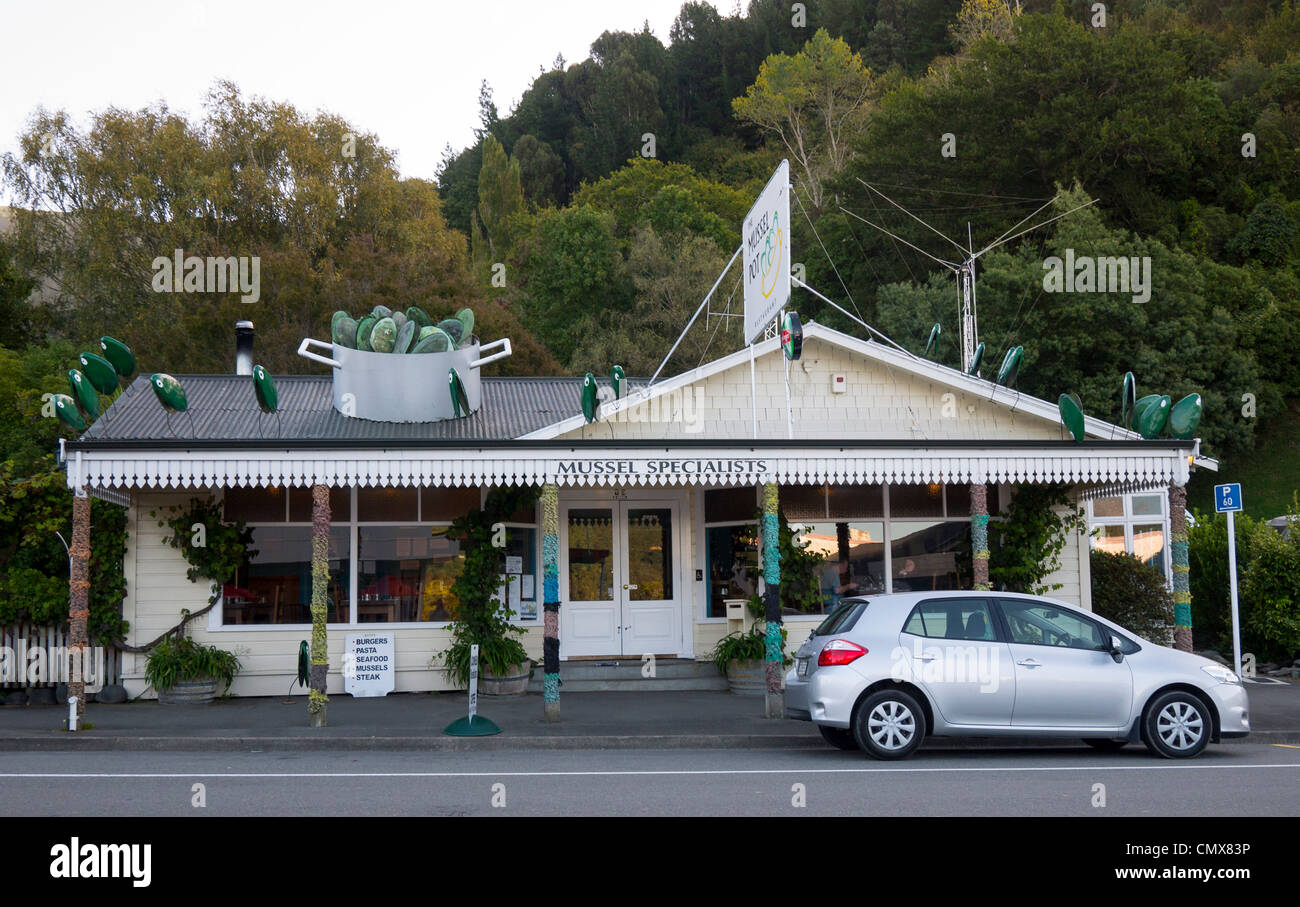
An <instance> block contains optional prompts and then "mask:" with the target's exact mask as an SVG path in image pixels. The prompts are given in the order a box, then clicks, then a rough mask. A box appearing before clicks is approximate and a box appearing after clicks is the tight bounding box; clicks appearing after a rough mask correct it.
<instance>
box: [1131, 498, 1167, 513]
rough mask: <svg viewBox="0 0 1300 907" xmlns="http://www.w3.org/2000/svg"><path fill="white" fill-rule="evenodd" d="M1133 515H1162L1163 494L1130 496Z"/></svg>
mask: <svg viewBox="0 0 1300 907" xmlns="http://www.w3.org/2000/svg"><path fill="white" fill-rule="evenodd" d="M1132 502H1133V516H1163V515H1164V512H1165V496H1164V495H1162V494H1135V495H1133V498H1132Z"/></svg>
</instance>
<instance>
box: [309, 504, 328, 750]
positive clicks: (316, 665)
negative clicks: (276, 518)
mask: <svg viewBox="0 0 1300 907" xmlns="http://www.w3.org/2000/svg"><path fill="white" fill-rule="evenodd" d="M329 556H330V490H329V487H328V486H326V485H313V486H312V487H311V690H310V692H309V693H308V694H307V711H308V713H309V714H310V715H311V726H312V727H325V726H326V725H327V724H328V721H327V720H326V717H325V706H326V703H328V702H329V697H328V696H326V695H325V681H326V678H327V675H328V673H329V639H328V638H327V636H326V634H325V620H326V616H327V615H328V613H329V607H328V605H327V603H326V598H327V596H328V594H329V568H330V562H329Z"/></svg>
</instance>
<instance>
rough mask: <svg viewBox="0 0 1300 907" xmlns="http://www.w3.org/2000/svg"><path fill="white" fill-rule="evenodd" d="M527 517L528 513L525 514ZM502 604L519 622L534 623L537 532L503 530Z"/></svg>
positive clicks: (536, 612) (526, 528)
mask: <svg viewBox="0 0 1300 907" xmlns="http://www.w3.org/2000/svg"><path fill="white" fill-rule="evenodd" d="M529 515H530V516H531V514H529ZM506 576H507V580H506V581H507V583H508V584H509V585H508V586H507V587H506V590H505V594H506V599H505V600H506V604H507V605H508V606H509V608H510V610H511V611H513V612H514V614H515V617H517V618H519V619H520V620H537V619H538V615H539V610H538V609H539V605H538V603H539V602H540V601H541V598H542V590H541V578H540V576H539V575H538V572H537V530H536V529H535V528H534V527H531V526H507V527H506Z"/></svg>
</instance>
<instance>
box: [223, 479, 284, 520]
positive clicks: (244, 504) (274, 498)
mask: <svg viewBox="0 0 1300 907" xmlns="http://www.w3.org/2000/svg"><path fill="white" fill-rule="evenodd" d="M224 519H225V521H226V522H228V523H234V522H237V521H239V520H243V521H244V522H245V523H283V522H284V488H283V487H281V486H278V485H276V486H272V487H271V488H260V487H256V486H254V487H253V488H227V489H226V496H225V510H224Z"/></svg>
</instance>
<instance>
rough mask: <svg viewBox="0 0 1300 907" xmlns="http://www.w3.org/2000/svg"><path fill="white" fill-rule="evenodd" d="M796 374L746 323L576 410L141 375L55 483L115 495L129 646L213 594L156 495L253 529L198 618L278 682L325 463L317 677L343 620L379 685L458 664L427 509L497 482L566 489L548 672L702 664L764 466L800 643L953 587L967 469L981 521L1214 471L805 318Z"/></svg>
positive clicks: (1173, 449) (745, 566) (1172, 445)
mask: <svg viewBox="0 0 1300 907" xmlns="http://www.w3.org/2000/svg"><path fill="white" fill-rule="evenodd" d="M751 369H752V371H751ZM786 372H787V369H786V363H785V361H784V358H783V356H782V352H781V348H780V345H779V340H778V339H777V338H770V339H767V340H762V341H760V342H758V343H757V344H756V345H755V347H754V349H753V359H752V364H751V356H750V351H749V349H748V348H746V349H742V350H740V351H738V352H736V353H733V354H731V355H729V356H726V357H724V358H722V359H719V360H717V361H714V362H712V363H709V364H708V365H704V366H701V367H700V368H698V369H695V370H693V371H690V372H687V373H685V374H682V375H678V376H676V377H673V378H669V379H666V380H662V381H659V382H656V383H655V384H654V385H653V387H650V388H649V389H647V388H646V382H645V381H643V380H642V381H638V380H636V379H629V381H628V382H627V384H628V390H627V393H626V394H625V396H624V398H623V400H622V401H621V402H620V403H619V404H617V405H609V404H607V405H605V406H603V407H602V409H601V414H600V417H599V418H598V419H597V420H596V421H594V422H591V423H587V422H586V420H585V419H584V417H583V416H582V414H581V406H580V394H581V379H579V378H484V379H482V382H481V383H482V388H481V392H482V404H481V407H480V408H479V409H478V410H477V411H476V412H474V413H473V414H472V415H469V416H467V417H463V418H459V419H449V420H444V421H437V422H420V423H406V424H395V423H383V422H372V421H367V420H365V419H358V418H351V417H348V416H345V415H343V414H342V413H340V412H339V411H338V410H336V409H335V408H334V403H333V396H332V392H331V377H329V376H321V377H316V376H295V377H281V378H279V379H278V382H277V383H278V387H279V398H280V400H279V414H278V415H267V414H264V413H262V412H261V411H260V410H259V408H258V405H257V402H256V400H255V397H254V391H253V387H252V384H251V379H250V378H248V377H246V376H242V375H202V376H200V375H195V376H180V380H181V381H182V383H183V384H184V385H185V387H186V390H187V391H188V395H189V413H188V415H187V414H178V415H172V416H170V417H168V416H167V415H166V413H165V412H164V411H163V409H162V408H161V407H160V406H159V404H158V401H157V400H156V399H155V398H154V396H153V394H152V392H151V390H150V388H149V386H148V380H147V379H146V378H144V377H137V378H136V379H135V380H134V382H133V383H132V385H131V387H130V388H129V389H128V390H127V391H126V392H125V393H123V395H122V396H121V397H120V398H119V399H118V400H117V401H116V402H114V404H113V405H112V407H111V408H110V409H109V410H108V411H107V413H106V414H105V415H103V416H101V417H100V419H99V420H98V421H97V422H95V424H94V425H93V426H91V428H90V429H88V430H87V431H86V432H85V433H84V434H83V435H82V437H81V438H79V439H78V440H76V441H74V442H69V443H68V444H67V446H66V447H67V449H66V467H67V474H68V481H69V485H70V486H72V487H78V486H85V487H87V488H88V489H89V490H90V491H91V493H92V494H98V495H101V496H105V497H110V498H112V499H115V500H118V501H119V502H120V503H122V504H124V505H125V506H127V507H128V527H127V528H128V538H129V542H128V545H129V547H128V550H127V555H126V562H125V572H126V580H127V595H126V599H125V603H124V612H125V613H124V616H125V618H126V619H127V620H128V621H129V622H130V633H129V636H128V638H127V640H126V641H127V643H129V644H131V645H137V646H138V645H141V644H142V643H145V642H148V641H149V640H152V639H154V638H155V637H157V636H158V635H159V634H160V633H162V632H164V631H165V630H168V629H170V628H172V627H174V626H176V624H177V623H178V622H179V620H180V618H181V612H182V609H189V610H190V611H198V610H200V609H202V608H204V607H205V606H206V605H207V604H208V597H209V593H210V590H209V588H208V586H207V585H198V584H195V583H192V582H190V581H188V580H187V579H186V575H185V574H186V569H187V566H188V564H187V562H186V560H185V559H184V557H183V556H182V554H181V553H180V552H179V551H177V550H175V549H173V548H171V547H168V546H167V545H165V544H164V543H163V537H164V534H165V532H166V530H164V529H162V528H160V527H159V526H158V520H159V518H161V517H162V516H163V515H164V512H165V508H167V507H169V506H172V505H183V504H186V503H187V502H188V501H189V500H190V499H191V498H193V497H196V496H198V497H202V498H210V499H213V500H216V501H219V502H220V503H221V504H222V506H223V509H224V515H225V518H226V519H227V520H243V521H246V522H247V524H248V525H249V526H251V527H252V528H253V546H252V548H253V549H254V553H253V554H251V556H249V557H248V558H247V559H246V562H245V563H244V564H243V565H242V566H241V568H240V569H239V571H238V572H237V574H236V576H235V577H234V578H233V579H232V581H231V582H229V583H227V584H226V585H225V586H224V588H222V589H221V590H220V593H221V597H220V601H219V602H218V604H217V606H216V607H214V608H213V609H212V610H211V611H210V612H208V613H207V614H206V615H204V616H202V617H200V618H198V619H197V620H196V621H194V622H193V623H192V624H191V633H192V635H193V636H194V637H195V638H196V639H198V640H199V641H201V642H204V643H210V644H215V645H218V646H220V647H222V648H224V649H228V650H231V651H234V652H235V653H236V654H238V655H239V656H240V658H241V660H242V662H243V665H244V669H243V671H242V672H241V673H240V674H239V675H238V676H237V677H236V679H235V682H234V685H233V687H232V692H233V693H234V694H236V695H241V696H250V695H251V696H258V695H283V694H284V692H285V690H286V689H288V688H289V685H290V683H291V681H292V679H293V677H294V676H295V674H296V669H297V653H298V647H299V643H300V642H301V641H303V640H306V639H308V638H309V635H310V618H309V613H308V607H309V603H310V597H311V544H310V536H311V486H312V485H313V484H317V483H320V484H326V485H328V486H330V488H331V509H332V514H333V518H332V528H331V540H330V552H329V558H330V561H329V565H330V571H329V645H330V673H329V682H328V692H329V693H330V694H331V695H333V694H342V693H343V692H344V677H343V675H342V666H343V662H344V651H343V646H344V638H345V636H346V635H348V634H357V633H368V632H371V633H373V632H376V631H379V630H384V631H391V633H392V634H393V636H394V643H395V666H396V670H395V674H396V676H395V688H396V690H398V691H418V690H436V689H444V688H447V687H448V686H449V684H448V683H447V681H446V679H445V677H444V676H443V674H442V673H441V672H440V671H438V670H436V669H434V668H433V667H431V666H430V659H431V657H432V656H434V655H435V654H437V653H439V652H441V651H442V650H443V649H444V648H445V647H446V646H447V645H448V643H449V632H448V629H447V622H448V620H449V618H450V616H451V614H452V613H453V611H454V608H455V602H454V599H453V598H452V594H451V584H452V582H453V580H454V579H455V576H456V574H457V571H458V569H459V565H460V563H461V557H462V556H461V553H460V550H459V543H458V542H457V541H455V540H453V539H449V538H447V537H446V536H445V535H442V534H439V533H438V532H437V530H438V528H439V527H445V526H446V525H447V524H448V523H450V522H451V520H453V519H455V518H456V517H457V516H460V515H461V514H463V513H465V512H466V511H467V510H468V509H470V508H473V507H476V506H477V505H478V504H479V503H480V502H481V500H482V495H483V494H484V493H485V490H486V489H487V488H488V487H491V486H493V485H502V484H521V483H526V484H536V485H545V484H553V485H555V486H557V487H558V527H559V528H558V536H559V538H558V542H559V546H558V564H557V567H558V570H557V573H558V579H559V584H558V598H559V601H560V603H561V604H560V608H559V644H560V659H561V668H560V673H561V676H563V673H564V670H565V669H564V664H565V663H566V662H570V663H571V662H573V661H574V660H578V659H587V658H600V659H610V658H615V657H618V656H629V657H633V658H638V659H639V658H640V657H641V656H642V655H643V654H645V653H654V654H655V655H656V656H666V657H676V658H685V659H697V660H703V659H706V658H707V656H708V653H709V650H710V649H711V647H712V646H713V645H714V643H715V642H716V641H717V640H718V639H719V638H720V637H721V636H722V635H723V634H724V633H726V632H727V631H728V623H727V619H726V612H725V607H724V602H725V601H726V600H728V599H736V598H745V597H748V596H749V595H750V594H753V593H755V592H757V591H759V589H760V579H759V576H760V572H761V571H760V569H759V566H758V553H759V551H760V549H761V543H760V541H759V539H758V529H757V526H758V523H759V519H758V510H759V506H760V503H759V502H760V497H759V488H760V486H761V485H762V483H764V482H776V483H777V484H778V486H779V500H780V507H781V509H782V511H783V512H784V514H785V516H786V517H787V518H788V519H789V521H790V522H791V523H792V524H799V525H801V526H802V527H803V532H804V536H803V537H804V538H805V539H807V540H808V542H809V544H810V545H811V546H812V550H814V551H817V552H819V553H822V554H823V555H824V558H825V560H824V564H825V566H824V570H823V578H822V590H823V596H822V602H821V603H820V606H819V607H817V608H815V609H812V610H810V611H809V612H807V613H787V614H785V615H784V622H785V625H786V627H787V628H788V630H789V644H790V647H791V648H792V649H793V648H794V647H797V646H798V645H799V643H800V642H801V641H802V640H803V638H804V637H805V636H806V635H807V633H808V632H809V631H810V630H811V629H812V628H813V627H814V626H815V625H816V624H817V623H818V622H819V621H820V620H821V614H822V613H824V611H825V610H826V609H827V608H829V607H831V606H832V605H833V604H834V603H835V602H836V601H837V600H838V599H839V598H840V597H841V596H843V595H845V594H853V593H855V592H870V591H894V590H903V589H908V590H917V589H934V590H944V589H957V588H971V587H972V584H973V579H972V567H971V564H972V557H971V524H972V512H971V511H972V504H971V502H972V489H973V487H978V486H984V488H985V496H986V499H987V501H988V511H989V512H990V513H991V515H992V519H994V520H996V519H998V512H999V510H1001V509H1002V508H1004V507H1005V506H1006V504H1007V503H1008V502H1009V501H1010V499H1011V496H1012V495H1013V494H1014V493H1015V490H1016V488H1017V486H1020V485H1024V484H1042V483H1057V482H1060V483H1065V484H1067V485H1068V486H1070V487H1071V489H1072V491H1071V495H1072V497H1073V499H1074V500H1075V501H1076V502H1077V503H1079V504H1080V505H1084V506H1086V502H1088V501H1092V500H1107V501H1109V500H1110V499H1112V498H1116V497H1120V496H1123V495H1127V494H1135V493H1136V494H1138V495H1139V497H1141V498H1142V499H1144V500H1145V499H1146V496H1150V495H1155V496H1160V497H1162V498H1164V497H1166V496H1167V494H1168V491H1169V489H1170V487H1171V486H1175V487H1178V486H1182V485H1184V484H1185V483H1186V482H1187V479H1188V476H1189V473H1190V471H1191V470H1193V469H1195V468H1197V467H1200V466H1204V467H1209V468H1214V466H1215V464H1214V462H1213V461H1211V460H1207V459H1203V458H1201V457H1200V456H1199V453H1198V444H1197V442H1195V441H1182V440H1172V439H1162V440H1143V439H1141V438H1140V437H1139V436H1138V435H1137V434H1136V433H1134V432H1130V431H1128V430H1126V429H1123V428H1120V427H1118V426H1115V425H1111V424H1109V423H1106V422H1103V421H1100V420H1097V419H1093V418H1089V419H1087V421H1086V438H1085V439H1084V440H1083V441H1082V442H1077V443H1076V442H1075V441H1074V440H1072V439H1070V437H1069V435H1068V434H1067V433H1066V431H1065V430H1064V428H1063V427H1062V425H1061V420H1060V416H1059V414H1058V411H1057V407H1056V405H1055V404H1054V403H1048V402H1045V401H1043V400H1039V399H1036V398H1033V397H1030V396H1028V395H1026V394H1022V393H1019V392H1017V391H1015V390H1011V389H1008V388H1005V387H1001V386H998V385H996V384H994V383H993V382H991V381H989V380H985V379H981V378H976V377H972V376H969V375H966V374H963V373H962V372H960V371H957V370H954V369H951V368H948V367H945V366H942V365H939V364H937V363H934V362H931V361H928V360H925V359H921V358H917V357H913V356H911V355H909V354H907V353H904V352H901V351H899V350H897V349H893V348H891V347H888V346H886V345H884V344H881V343H876V342H867V341H863V340H859V339H857V338H855V337H851V336H849V335H846V334H842V333H839V332H837V331H834V330H831V329H829V328H826V327H823V326H821V325H818V324H815V323H813V324H809V325H807V326H806V327H805V330H804V345H803V355H802V358H801V359H800V360H799V361H797V362H794V363H792V364H791V366H790V368H789V388H790V400H791V412H792V421H793V431H792V435H793V436H792V437H787V411H786V405H785V399H786V391H785V387H786V385H785V380H786V378H785V376H786ZM602 384H604V382H603V380H602ZM1138 499H1139V498H1133V499H1132V500H1138ZM1106 506H1108V507H1109V506H1111V505H1110V504H1109V503H1108V504H1107V505H1106ZM1148 506H1149V502H1148ZM1094 512H1095V511H1094ZM1167 512H1168V508H1167V507H1165V508H1164V509H1162V510H1161V511H1160V513H1161V517H1160V520H1158V521H1162V525H1165V526H1167ZM155 514H157V515H156V516H155ZM1156 521H1157V520H1151V521H1148V522H1156ZM1114 525H1117V526H1119V529H1118V530H1116V529H1111V530H1109V531H1108V532H1107V535H1106V537H1107V538H1108V539H1110V540H1111V541H1110V543H1109V544H1111V546H1112V547H1113V546H1114V544H1115V543H1114V539H1115V538H1117V537H1120V536H1122V537H1123V538H1124V539H1126V540H1128V541H1127V543H1128V544H1129V545H1130V546H1132V544H1133V542H1132V539H1133V538H1134V535H1133V533H1134V531H1135V527H1140V526H1144V525H1146V523H1143V522H1142V521H1141V519H1137V518H1134V519H1129V518H1127V517H1123V518H1120V519H1118V520H1117V521H1116V522H1115V523H1114ZM541 528H542V517H541V506H540V505H539V506H538V507H537V508H536V509H530V510H527V511H525V512H520V513H516V514H514V515H513V517H512V518H511V519H510V520H509V521H508V523H507V568H506V569H507V572H508V573H509V574H511V577H512V579H511V582H510V584H509V587H508V588H509V589H510V591H509V593H508V595H509V602H510V604H511V606H512V608H513V609H514V610H515V612H516V618H515V619H516V620H517V621H518V622H519V623H520V624H521V625H522V626H523V627H525V628H527V631H528V634H527V637H526V641H525V644H526V646H527V648H528V651H529V653H530V655H531V656H532V657H533V658H534V659H535V660H537V661H538V662H539V663H540V661H541V659H542V638H543V608H542V598H543V590H542V586H543V582H542V576H543V546H542V537H541V536H542V533H541ZM1088 544H1089V543H1088V541H1087V540H1086V538H1084V537H1083V536H1082V535H1073V536H1072V537H1071V538H1070V539H1069V541H1068V543H1067V545H1066V548H1065V550H1064V552H1063V553H1062V555H1061V568H1060V570H1059V571H1058V572H1057V573H1056V574H1054V575H1052V576H1051V577H1049V578H1048V582H1050V583H1061V584H1062V588H1061V589H1060V590H1059V591H1058V592H1057V593H1055V594H1056V595H1057V597H1059V598H1061V599H1063V600H1065V601H1068V602H1072V603H1075V604H1078V605H1081V606H1082V607H1084V608H1089V607H1090V605H1091V602H1090V584H1089V571H1088ZM122 672H123V680H124V682H125V683H126V685H127V689H128V692H130V693H131V694H132V695H137V694H140V693H142V692H145V690H146V684H145V681H144V656H143V655H129V654H128V655H125V656H124V657H123V664H122ZM539 673H540V671H539Z"/></svg>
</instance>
